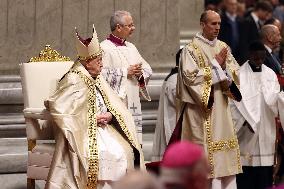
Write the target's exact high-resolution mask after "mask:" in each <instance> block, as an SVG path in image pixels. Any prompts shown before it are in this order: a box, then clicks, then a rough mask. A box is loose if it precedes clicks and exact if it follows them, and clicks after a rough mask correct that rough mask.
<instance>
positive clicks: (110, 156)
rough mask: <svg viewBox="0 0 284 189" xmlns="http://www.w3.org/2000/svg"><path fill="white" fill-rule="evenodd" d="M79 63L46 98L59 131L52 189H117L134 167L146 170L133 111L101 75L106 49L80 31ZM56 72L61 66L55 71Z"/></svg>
mask: <svg viewBox="0 0 284 189" xmlns="http://www.w3.org/2000/svg"><path fill="white" fill-rule="evenodd" d="M76 47H77V51H78V61H76V62H75V63H74V65H73V66H72V68H71V69H70V70H69V72H67V73H66V74H65V76H63V78H62V79H61V81H60V82H59V86H58V89H57V91H56V92H55V93H54V94H53V95H52V96H51V97H50V98H49V99H48V100H47V101H46V103H45V104H46V106H47V109H48V110H49V111H50V113H51V116H52V118H53V121H54V123H55V129H56V132H55V133H56V149H55V153H54V157H53V160H52V165H51V168H50V171H49V175H48V180H47V183H46V186H45V188H46V189H65V188H66V189H67V188H68V189H70V188H71V189H91V188H92V189H93V188H104V189H106V188H111V184H112V182H113V181H116V180H118V179H119V178H120V177H122V176H123V175H125V174H126V172H127V171H128V170H131V169H134V166H140V168H142V169H143V168H144V162H143V154H142V151H141V148H140V145H139V142H138V138H137V133H136V130H135V124H134V120H133V118H132V115H131V114H130V113H129V112H128V110H127V108H126V107H125V105H124V104H123V102H122V101H121V100H120V99H119V97H118V96H117V95H116V94H115V93H114V91H113V90H112V89H111V88H110V87H109V85H108V84H107V83H106V81H105V80H104V79H103V78H102V77H101V76H100V75H99V74H100V71H101V69H102V50H101V48H100V46H99V42H98V39H97V34H96V32H95V28H94V26H93V37H92V38H88V39H86V40H84V39H82V38H81V37H80V36H79V34H78V33H77V32H76ZM55 71H56V70H55Z"/></svg>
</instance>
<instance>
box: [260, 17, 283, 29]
mask: <svg viewBox="0 0 284 189" xmlns="http://www.w3.org/2000/svg"><path fill="white" fill-rule="evenodd" d="M268 24H272V25H274V26H277V28H278V29H279V31H280V32H281V28H282V23H281V22H280V20H278V19H277V18H274V17H272V18H270V19H268V20H266V21H265V23H264V25H268Z"/></svg>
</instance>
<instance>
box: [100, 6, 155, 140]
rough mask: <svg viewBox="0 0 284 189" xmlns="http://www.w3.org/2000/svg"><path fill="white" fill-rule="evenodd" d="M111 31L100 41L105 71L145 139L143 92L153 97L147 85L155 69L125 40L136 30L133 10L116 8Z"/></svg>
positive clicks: (140, 136)
mask: <svg viewBox="0 0 284 189" xmlns="http://www.w3.org/2000/svg"><path fill="white" fill-rule="evenodd" d="M110 29H111V32H112V33H111V34H110V35H109V37H108V38H107V39H106V40H104V41H103V42H101V47H102V49H103V50H104V56H103V63H104V67H103V71H102V74H103V76H104V77H105V79H106V81H107V82H108V83H109V85H110V87H111V88H112V89H113V90H114V91H115V92H116V93H117V94H118V95H119V97H120V98H121V99H122V100H123V101H124V103H125V105H126V106H127V107H128V109H129V111H130V112H131V113H132V115H133V118H134V121H135V125H136V127H137V131H138V136H139V141H140V143H142V112H141V103H140V96H143V97H144V98H145V99H146V100H148V101H150V100H151V99H150V96H149V94H148V92H147V89H146V85H147V83H148V80H149V78H150V76H151V75H152V69H151V67H150V65H149V64H148V63H147V62H146V61H145V60H144V59H143V58H142V56H141V55H140V53H139V52H138V50H137V48H136V47H135V46H134V45H133V44H132V43H130V42H128V41H126V39H127V38H128V37H130V36H131V35H132V33H133V32H134V30H135V26H134V24H133V20H132V17H131V14H130V13H129V12H126V11H116V12H115V13H114V14H113V15H112V16H111V18H110Z"/></svg>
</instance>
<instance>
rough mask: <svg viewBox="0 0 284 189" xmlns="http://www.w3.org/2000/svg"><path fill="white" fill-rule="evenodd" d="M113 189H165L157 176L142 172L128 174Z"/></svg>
mask: <svg viewBox="0 0 284 189" xmlns="http://www.w3.org/2000/svg"><path fill="white" fill-rule="evenodd" d="M112 188H113V189H132V188H135V189H163V185H162V184H161V182H160V181H159V180H158V179H157V178H156V176H154V175H152V174H149V173H147V172H142V171H133V172H130V173H128V174H126V175H125V176H124V177H122V178H121V179H120V180H119V181H117V182H115V183H114V184H113V187H112Z"/></svg>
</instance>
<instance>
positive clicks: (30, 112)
mask: <svg viewBox="0 0 284 189" xmlns="http://www.w3.org/2000/svg"><path fill="white" fill-rule="evenodd" d="M68 60H70V59H69V58H67V57H62V56H60V55H59V54H58V53H57V52H56V51H55V50H52V49H51V48H50V46H48V45H47V46H46V47H45V49H44V50H43V51H41V53H40V55H39V57H34V58H32V59H31V61H30V62H29V63H22V64H20V74H21V82H22V90H23V96H24V111H23V112H24V117H25V121H26V132H27V140H28V165H27V187H28V189H34V188H35V180H46V179H47V175H48V171H49V167H50V164H51V160H52V156H53V152H54V146H55V144H54V135H53V128H52V121H51V119H50V115H49V112H48V111H47V110H46V109H45V107H44V100H45V99H47V98H48V97H49V96H50V95H51V94H52V93H53V92H54V91H55V89H56V84H57V82H58V80H59V79H60V78H61V77H62V76H63V75H64V74H65V73H66V72H67V71H68V70H69V69H70V68H71V66H72V65H73V62H72V61H68Z"/></svg>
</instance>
